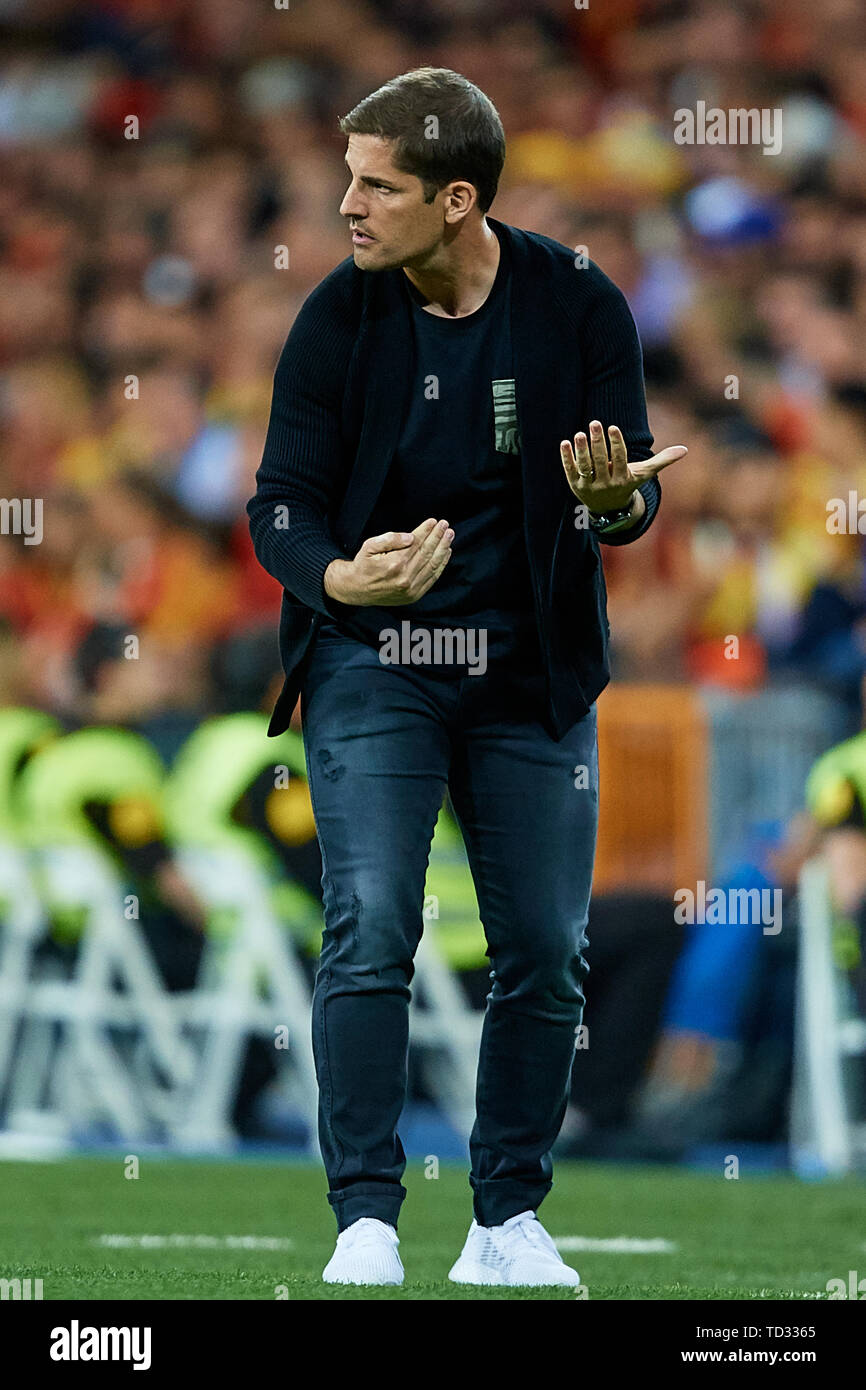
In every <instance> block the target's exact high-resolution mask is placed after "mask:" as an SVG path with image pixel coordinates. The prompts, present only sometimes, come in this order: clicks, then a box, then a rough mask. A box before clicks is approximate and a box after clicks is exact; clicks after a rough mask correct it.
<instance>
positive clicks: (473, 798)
mask: <svg viewBox="0 0 866 1390" xmlns="http://www.w3.org/2000/svg"><path fill="white" fill-rule="evenodd" d="M509 672H510V673H508V674H503V672H502V671H501V670H500V671H499V672H498V673H497V671H496V670H495V669H494V667H493V666H492V665H491V666H490V667H489V668H488V670H487V672H486V673H485V674H483V675H468V674H460V673H459V671H458V670H457V669H455V668H453V667H452V668H447V667H433V666H427V667H418V666H410V665H402V666H397V665H383V664H382V663H381V662H380V660H379V653H378V651H377V650H376V649H375V648H374V647H372V646H368V645H366V644H363V643H361V642H356V641H354V640H352V639H351V638H346V637H342V636H340V635H338V634H337V632H336V629H334V628H331V629H326V630H325V632H323V633H320V634H319V636H318V638H317V640H316V646H315V649H314V651H313V654H312V657H311V659H310V664H309V667H308V670H307V674H306V677H305V680H304V685H303V690H302V696H301V714H302V720H303V728H304V741H305V747H306V756H307V767H308V771H309V779H310V790H311V795H312V801H313V809H314V811H315V816H316V824H317V827H318V834H319V842H320V845H321V849H322V860H323V875H322V888H323V900H324V913H325V931H324V938H323V948H322V956H321V962H320V965H319V970H318V975H317V979H316V986H315V991H314V997H313V1046H314V1050H315V1058H316V1069H317V1075H318V1081H319V1141H320V1144H321V1149H322V1157H323V1159H324V1163H325V1169H326V1172H327V1176H328V1182H329V1188H330V1190H329V1195H328V1200H329V1201H330V1203H331V1205H332V1206H333V1208H334V1211H335V1213H336V1216H337V1224H338V1227H339V1229H340V1230H344V1229H345V1228H346V1227H347V1226H349V1225H351V1223H352V1222H353V1221H357V1220H358V1219H359V1218H360V1217H362V1216H374V1217H378V1218H379V1220H381V1221H388V1222H390V1223H391V1224H392V1225H394V1226H396V1224H397V1217H398V1214H399V1211H400V1206H401V1203H402V1201H403V1198H404V1197H405V1195H406V1190H405V1188H404V1187H403V1186H402V1183H401V1178H402V1176H403V1172H404V1169H405V1166H406V1159H405V1154H404V1152H403V1146H402V1144H401V1142H400V1138H399V1136H398V1134H397V1124H398V1121H399V1118H400V1113H401V1110H402V1108H403V1104H404V1101H405V1097H406V1085H407V1054H408V1033H409V1025H408V1009H409V999H410V990H409V984H410V981H411V979H412V975H413V970H414V966H413V957H414V954H415V950H416V948H417V945H418V941H419V939H420V936H421V930H422V912H423V901H424V885H425V879H426V872H427V862H428V856H429V851H430V842H431V839H432V835H433V830H434V827H435V824H436V818H437V816H438V813H439V808H440V806H441V804H442V800H443V796H444V793H445V790H446V786H447V787H448V790H449V792H450V797H451V803H452V805H453V807H454V811H455V813H456V815H457V819H458V821H459V824H460V828H461V831H462V833H463V836H464V840H465V843H466V849H467V854H468V857H469V863H470V866H471V870H472V875H473V879H474V882H475V889H476V893H477V895H478V903H479V909H480V915H481V920H482V923H483V925H484V930H485V934H486V938H487V954H488V956H489V958H490V962H491V966H492V970H491V979H492V981H493V983H492V988H491V990H490V994H489V995H488V998H487V1010H486V1015H485V1019H484V1026H483V1032H482V1040H481V1053H480V1058H479V1065H478V1084H477V1094H476V1121H475V1125H474V1127H473V1131H472V1135H471V1139H470V1157H471V1172H470V1183H471V1185H472V1189H473V1193H474V1210H475V1217H476V1220H477V1221H478V1223H479V1225H484V1226H494V1225H499V1224H500V1223H501V1222H503V1221H507V1220H508V1218H509V1217H510V1216H515V1215H516V1214H517V1213H518V1212H520V1211H524V1210H527V1209H530V1208H531V1209H535V1208H537V1207H538V1205H539V1203H540V1202H541V1201H542V1199H543V1198H544V1197H545V1195H546V1194H547V1192H548V1191H549V1190H550V1187H551V1173H552V1163H551V1157H550V1150H551V1147H552V1145H553V1143H554V1141H555V1139H556V1137H557V1135H558V1134H559V1130H560V1128H561V1125H562V1121H563V1117H564V1114H565V1107H566V1103H567V1097H568V1091H569V1082H570V1077H571V1067H572V1062H573V1059H574V1047H575V1030H576V1029H577V1027H578V1025H579V1024H580V1022H581V1018H582V1013H583V1005H584V995H583V989H582V985H583V981H584V979H585V976H586V973H587V970H588V966H587V964H586V961H585V959H584V957H583V955H582V951H583V950H584V948H585V946H586V945H587V938H586V931H585V928H586V922H587V912H588V907H589V897H590V888H591V881H592V867H593V858H594V854H595V838H596V824H597V812H598V754H597V742H596V710H595V706H594V705H593V707H592V709H591V710H590V711H589V713H588V714H587V715H586V716H585V717H584V718H583V719H581V720H580V721H579V722H578V723H576V724H575V725H574V726H573V727H572V728H571V729H570V730H569V731H568V733H567V734H566V735H565V737H564V738H563V739H562V740H561V741H560V742H558V743H557V742H556V741H555V740H554V739H553V738H551V736H550V735H549V734H548V733H547V732H546V731H545V729H544V728H543V727H542V725H541V724H540V723H539V722H538V710H539V705H540V701H541V698H542V696H543V676H542V675H541V673H530V674H518V673H517V671H516V670H515V668H513V667H512V668H509Z"/></svg>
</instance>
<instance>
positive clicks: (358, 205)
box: [340, 183, 367, 218]
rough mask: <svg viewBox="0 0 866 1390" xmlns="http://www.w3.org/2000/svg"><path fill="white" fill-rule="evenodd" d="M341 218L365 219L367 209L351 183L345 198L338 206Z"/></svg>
mask: <svg viewBox="0 0 866 1390" xmlns="http://www.w3.org/2000/svg"><path fill="white" fill-rule="evenodd" d="M340 216H341V217H358V218H361V217H366V216H367V209H366V207H365V206H364V200H363V199H362V198H361V197H360V195H359V191H358V189H357V188H356V187H355V185H354V184H353V183H350V184H349V187H348V188H347V189H346V193H345V196H344V198H343V201H342V203H341V204H340Z"/></svg>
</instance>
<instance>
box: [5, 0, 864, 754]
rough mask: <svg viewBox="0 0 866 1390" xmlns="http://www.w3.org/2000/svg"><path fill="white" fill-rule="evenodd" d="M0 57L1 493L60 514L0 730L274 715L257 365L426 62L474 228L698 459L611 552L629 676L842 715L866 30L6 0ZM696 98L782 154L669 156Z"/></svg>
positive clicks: (508, 4) (8, 632) (711, 3)
mask: <svg viewBox="0 0 866 1390" xmlns="http://www.w3.org/2000/svg"><path fill="white" fill-rule="evenodd" d="M0 38H2V52H3V54H4V56H3V58H2V60H0V160H2V178H0V441H2V451H0V496H2V497H3V498H6V499H14V498H22V499H24V498H40V499H43V502H44V514H43V537H42V540H41V542H40V543H39V544H32V545H31V544H27V543H26V537H24V536H21V535H16V534H11V533H10V534H2V535H0V703H10V702H26V703H35V704H37V705H39V706H42V707H44V708H46V709H49V710H51V711H52V712H53V713H55V714H57V715H59V716H60V717H61V718H63V719H64V720H67V721H69V722H70V723H73V724H75V723H89V722H93V721H106V720H107V721H111V722H117V723H125V724H129V725H133V726H137V727H140V728H143V729H144V730H145V731H146V732H148V733H149V734H150V736H151V737H153V738H154V739H155V741H156V742H157V744H158V746H160V748H161V750H162V751H163V752H164V753H170V752H171V751H173V749H174V748H175V747H176V746H178V743H179V741H180V740H181V739H182V737H183V736H184V734H185V732H187V731H188V729H189V728H190V727H191V726H193V725H194V724H195V723H196V722H197V721H198V720H199V719H200V718H201V716H202V715H203V714H205V713H209V712H212V711H219V710H222V711H229V710H233V709H243V708H255V707H259V706H261V705H262V703H263V702H264V701H266V700H268V699H269V698H270V697H271V696H273V695H274V694H275V690H276V684H275V683H276V682H277V681H278V679H279V677H278V655H277V645H276V617H277V613H278V609H279V600H280V592H279V588H278V586H277V584H276V583H275V582H274V581H273V580H272V579H271V578H270V577H269V576H267V575H266V574H264V572H263V571H262V570H261V569H260V567H259V566H258V564H257V562H256V560H255V557H254V555H253V552H252V547H251V543H250V539H249V535H248V531H247V522H246V517H245V513H244V504H245V502H246V500H247V498H248V497H249V496H250V494H251V493H252V491H253V489H254V474H255V470H256V467H257V465H258V462H259V458H260V455H261V448H262V444H263V440H264V434H265V428H266V425H267V418H268V408H269V403H270V392H271V382H272V374H273V369H274V365H275V363H276V359H277V356H278V353H279V350H280V347H281V345H282V342H283V340H284V338H285V336H286V334H287V332H288V330H289V328H290V326H291V324H292V321H293V317H294V315H295V313H296V312H297V310H298V308H299V306H300V304H301V303H302V302H303V300H304V298H305V297H306V295H307V294H308V293H309V292H310V290H311V289H312V288H313V287H314V286H315V285H316V284H317V283H318V282H319V281H320V280H321V279H322V278H323V276H325V275H326V274H327V273H328V272H329V271H330V270H331V269H332V268H333V266H334V265H335V264H337V262H338V261H340V260H341V259H343V258H344V257H345V256H347V255H348V254H350V246H349V242H348V236H347V232H346V228H345V226H344V225H343V222H342V220H341V218H340V216H339V213H338V207H339V204H340V200H341V197H342V194H343V192H344V188H345V182H346V175H345V169H344V165H343V162H342V161H343V153H344V149H345V142H344V140H343V138H342V137H341V136H340V135H339V132H338V130H337V119H338V117H339V116H340V115H342V114H344V113H345V112H346V111H348V110H349V109H350V108H351V107H352V106H353V105H354V104H355V103H356V102H357V101H358V100H360V99H361V98H362V97H363V96H364V95H366V94H367V93H368V92H370V91H372V90H373V89H374V88H376V87H377V86H379V85H380V84H381V83H382V82H384V81H386V80H387V79H388V78H390V77H392V76H394V75H396V74H397V73H399V72H402V71H405V70H407V69H409V68H412V67H416V66H420V65H423V64H428V63H429V64H434V65H438V66H447V67H452V68H455V69H457V70H458V71H460V72H462V73H464V74H465V75H466V76H467V77H469V78H470V79H472V80H473V81H475V82H476V83H478V85H479V86H480V87H481V88H482V89H483V90H484V91H485V92H486V93H487V94H488V95H489V96H490V97H491V98H492V100H493V101H494V102H495V104H496V105H497V107H498V110H499V112H500V115H501V117H502V120H503V123H504V126H505V130H506V134H507V137H508V158H507V163H506V168H505V172H504V176H503V180H502V183H501V185H500V192H499V195H498V197H497V199H496V201H495V203H494V205H493V208H492V209H491V214H492V215H493V216H495V217H497V218H498V219H500V220H501V221H504V222H509V223H512V224H514V225H516V226H520V227H526V228H529V229H531V230H534V231H538V232H543V233H545V234H547V235H549V236H552V237H555V238H556V239H557V240H559V241H560V242H562V243H564V244H565V245H567V246H570V247H575V248H578V247H584V248H586V252H587V253H588V255H589V256H590V257H591V258H592V259H593V260H594V261H596V262H597V263H598V264H599V265H600V266H601V267H602V269H604V270H605V271H606V272H607V273H608V274H609V275H610V276H611V277H612V279H613V280H614V281H615V282H616V283H617V284H618V285H619V286H620V287H621V288H622V290H623V291H624V293H625V294H626V296H627V298H628V301H629V303H630V305H631V309H632V312H633V314H634V317H635V320H636V322H637V324H638V328H639V332H640V335H641V340H642V343H643V348H644V358H645V370H646V377H647V387H648V402H649V414H650V425H651V428H652V430H653V433H654V436H655V441H656V444H655V447H656V448H657V449H661V448H664V447H666V446H668V445H671V444H678V443H685V444H687V445H688V446H689V454H688V457H687V459H686V460H685V461H684V462H682V463H680V464H677V465H675V466H674V468H672V469H670V470H668V471H667V472H666V473H665V475H664V478H663V491H664V499H663V504H662V509H661V512H660V514H659V519H658V521H657V523H656V525H655V526H654V528H653V530H652V531H651V533H650V535H649V536H648V537H647V539H646V540H645V541H643V542H642V543H641V544H640V545H638V546H634V547H627V548H620V549H618V550H613V549H611V550H610V551H608V552H606V556H605V560H606V573H607V577H608V587H609V593H610V615H611V625H612V630H613V637H614V646H613V660H614V674H615V675H616V676H619V677H621V678H626V679H643V678H646V679H652V680H670V681H696V682H701V683H709V684H715V685H720V686H725V687H728V688H735V689H741V690H747V689H755V688H757V687H759V686H760V685H762V684H763V683H765V682H767V681H768V680H771V679H773V678H774V677H776V676H783V677H786V678H787V677H793V678H794V679H807V680H809V681H812V682H815V683H817V684H819V685H822V686H824V687H826V688H827V689H829V690H831V691H833V692H834V693H837V694H838V695H839V696H840V697H841V698H842V699H844V700H846V701H848V702H849V703H850V704H851V706H852V708H856V707H858V706H859V700H860V688H861V682H862V677H863V673H864V672H866V563H864V562H866V552H864V537H863V536H861V535H860V534H859V533H858V532H857V530H856V516H857V513H856V504H855V507H854V511H853V513H852V515H853V516H854V518H855V526H854V528H850V527H849V531H848V533H847V534H845V533H843V534H836V533H835V532H834V530H833V528H828V504H830V503H831V502H832V499H843V500H844V502H845V506H846V510H850V509H849V508H848V499H849V494H850V493H851V492H852V491H853V492H855V493H856V494H857V495H858V497H859V495H860V494H862V495H863V496H864V498H866V158H864V144H866V10H864V9H863V6H862V4H861V3H860V0H825V3H824V4H823V5H821V6H815V5H814V4H812V3H807V0H718V3H717V0H604V3H598V4H596V2H595V0H590V3H589V4H588V6H587V7H585V8H578V7H577V6H576V5H572V4H571V3H570V0H423V3H422V0H291V3H290V4H289V5H286V7H283V6H282V5H281V4H280V0H276V3H273V4H267V3H262V0H209V3H208V4H207V5H201V4H194V3H192V0H104V3H93V2H92V0H91V3H87V2H86V0H2V3H0ZM700 101H702V102H704V103H705V104H706V107H707V108H721V109H722V110H724V111H728V110H729V109H732V108H757V109H769V110H771V111H775V112H781V120H782V146H781V150H780V151H779V152H778V153H776V154H770V153H764V150H763V148H762V147H761V145H760V144H750V145H736V144H694V145H688V144H678V143H677V142H676V141H675V140H674V129H675V115H674V113H675V112H676V111H677V110H678V109H682V108H695V106H696V104H697V103H698V102H700ZM131 118H134V119H131ZM587 346H588V350H589V351H591V345H587ZM587 423H588V422H586V421H581V420H577V419H576V420H575V422H574V424H575V429H578V428H581V427H585V426H586V424H587ZM864 510H866V508H864ZM863 528H864V531H866V517H864V518H863ZM4 529H5V530H10V531H11V529H12V528H4ZM130 636H134V637H137V639H138V643H139V646H138V655H137V659H136V660H134V661H130V660H127V656H128V655H129V648H128V645H126V644H128V641H129V638H130ZM731 639H736V640H734V641H732V640H731Z"/></svg>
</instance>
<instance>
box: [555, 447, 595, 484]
mask: <svg viewBox="0 0 866 1390" xmlns="http://www.w3.org/2000/svg"><path fill="white" fill-rule="evenodd" d="M559 451H560V454H561V456H562V462H563V466H564V467H565V471H566V475H567V476H568V480H569V483H570V484H571V485H572V487H574V486H577V487H580V486H584V487H585V486H586V484H587V483H591V482H592V477H593V468H592V458H591V456H590V452H589V444H588V441H587V438H586V435H585V434H576V435H575V436H574V449H572V447H571V444H570V443H569V442H568V440H567V439H563V441H562V443H561V444H560V446H559Z"/></svg>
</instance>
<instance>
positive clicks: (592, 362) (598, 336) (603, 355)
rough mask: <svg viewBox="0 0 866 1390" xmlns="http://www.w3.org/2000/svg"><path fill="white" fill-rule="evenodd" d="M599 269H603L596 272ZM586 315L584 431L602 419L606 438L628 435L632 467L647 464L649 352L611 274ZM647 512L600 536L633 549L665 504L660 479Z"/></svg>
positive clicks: (649, 493)
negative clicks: (616, 431)
mask: <svg viewBox="0 0 866 1390" xmlns="http://www.w3.org/2000/svg"><path fill="white" fill-rule="evenodd" d="M596 269H597V268H596ZM598 280H599V288H598V291H597V293H596V294H595V295H594V296H593V298H592V300H591V302H590V304H589V305H588V307H587V310H586V317H585V319H584V329H583V335H582V342H581V356H582V360H583V378H584V382H585V390H584V397H583V403H582V410H581V412H580V425H579V426H578V428H579V429H582V430H584V431H585V432H586V433H588V432H589V423H590V421H591V420H600V421H601V424H602V426H603V428H604V432H605V438H607V430H608V426H609V425H617V426H618V427H619V428H620V429H621V430H622V436H623V439H624V440H625V447H626V451H627V453H628V458H629V462H630V463H643V462H645V460H646V459H649V458H652V455H653V437H652V434H651V433H650V427H649V421H648V420H647V411H646V395H645V391H644V375H643V353H642V352H641V345H640V338H639V337H638V331H637V325H636V324H635V321H634V319H633V317H632V313H631V310H630V309H629V307H628V301H627V300H626V297H625V295H624V294H623V292H622V290H621V289H619V288H618V287H617V286H616V285H615V284H614V283H613V281H612V280H610V279H608V277H607V276H606V275H599V276H598ZM639 490H640V492H642V493H643V498H644V501H645V502H646V512H645V514H644V516H643V517H642V519H641V521H640V523H639V524H638V525H637V526H635V527H633V528H632V529H631V530H629V531H616V532H614V533H613V535H611V536H605V535H603V534H600V535H599V540H600V541H601V542H603V544H605V545H631V543H632V541H636V540H638V538H639V537H640V536H642V535H643V534H644V532H646V531H648V530H649V528H650V526H651V525H652V523H653V520H654V518H655V514H656V512H657V511H658V509H659V503H660V502H661V492H662V490H661V484H660V483H659V481H658V479H657V478H652V479H650V481H649V482H646V483H642V484H641V486H640V489H639Z"/></svg>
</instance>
